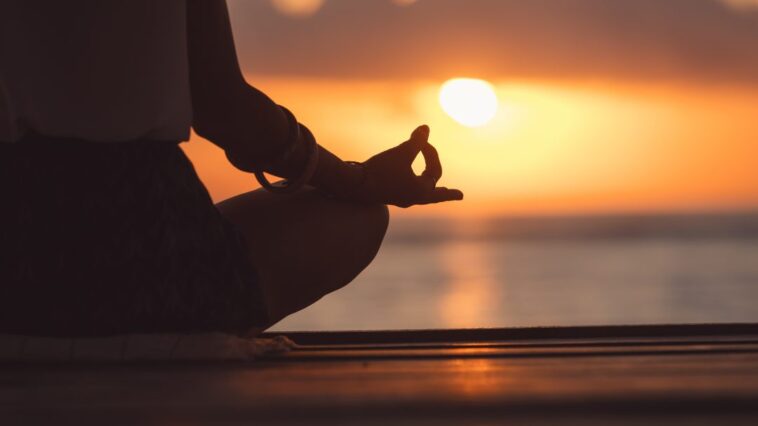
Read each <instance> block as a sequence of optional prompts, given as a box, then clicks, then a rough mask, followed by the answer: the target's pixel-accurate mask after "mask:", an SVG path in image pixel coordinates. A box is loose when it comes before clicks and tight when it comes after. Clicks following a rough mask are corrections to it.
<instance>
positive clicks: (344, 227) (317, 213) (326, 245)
mask: <svg viewBox="0 0 758 426" xmlns="http://www.w3.org/2000/svg"><path fill="white" fill-rule="evenodd" d="M217 207H218V209H219V210H220V211H221V214H222V215H223V216H224V217H226V219H227V220H229V221H230V222H232V223H233V224H234V225H235V226H237V228H238V229H239V230H240V231H241V232H242V233H243V234H244V236H245V237H246V239H247V243H248V247H249V250H250V257H251V259H252V262H253V265H254V266H255V268H256V270H257V272H258V276H259V283H260V286H261V289H262V291H263V294H264V299H265V302H266V305H267V307H268V313H269V317H270V320H271V322H270V323H269V324H268V325H267V327H266V328H268V327H270V326H271V325H273V324H275V323H276V322H278V321H280V320H281V319H283V318H284V317H286V316H288V315H290V314H292V313H294V312H297V311H299V310H301V309H303V308H305V307H307V306H309V305H311V304H313V303H314V302H316V301H317V300H319V299H320V298H321V297H323V296H325V295H326V294H329V293H331V292H333V291H335V290H338V289H340V288H342V287H344V286H345V285H347V284H348V283H350V282H351V281H352V280H353V279H354V278H355V277H356V276H358V274H359V273H360V272H361V271H362V270H363V269H365V268H366V266H368V265H369V263H371V261H372V260H373V259H374V256H376V253H377V252H378V251H379V247H380V246H381V243H382V239H383V238H384V234H385V232H386V230H387V225H388V223H389V213H388V210H387V207H386V206H384V205H380V204H357V203H350V202H344V201H336V200H331V199H328V198H326V197H324V196H323V195H322V194H320V193H319V192H317V191H316V190H314V189H304V190H301V191H299V192H297V193H295V194H291V195H279V194H272V193H269V192H266V191H264V190H256V191H252V192H248V193H245V194H241V195H238V196H236V197H232V198H229V199H227V200H224V201H222V202H220V203H218V204H217ZM253 332H254V331H253Z"/></svg>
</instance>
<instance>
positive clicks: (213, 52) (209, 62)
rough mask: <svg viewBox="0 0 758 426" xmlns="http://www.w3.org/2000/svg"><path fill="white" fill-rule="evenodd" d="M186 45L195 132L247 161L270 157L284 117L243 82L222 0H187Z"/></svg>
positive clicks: (284, 130) (284, 127)
mask: <svg viewBox="0 0 758 426" xmlns="http://www.w3.org/2000/svg"><path fill="white" fill-rule="evenodd" d="M187 44H188V46H187V49H188V56H189V74H190V88H191V93H192V110H193V120H192V121H193V122H192V125H193V127H194V129H195V132H197V133H198V134H199V135H201V136H203V137H205V138H207V139H209V140H210V141H211V142H213V143H215V144H216V145H219V146H221V147H222V148H224V150H225V151H227V154H231V155H233V156H234V157H235V158H246V159H247V160H245V161H247V162H248V163H255V162H265V161H267V159H270V158H272V157H275V156H276V155H277V153H278V152H280V151H281V150H282V148H283V145H284V144H285V143H286V141H287V140H288V136H289V127H288V122H287V118H286V116H285V115H284V113H283V112H282V110H281V109H280V108H279V106H278V105H277V104H276V103H275V102H273V101H272V100H271V99H270V98H269V97H268V96H266V95H265V94H264V93H262V92H260V91H259V90H257V89H255V88H253V87H251V86H250V85H248V84H247V83H246V82H245V78H244V76H243V74H242V71H241V70H240V66H239V62H238V60H237V53H236V50H235V46H234V38H233V35H232V27H231V22H230V19H229V12H228V10H227V6H226V0H187Z"/></svg>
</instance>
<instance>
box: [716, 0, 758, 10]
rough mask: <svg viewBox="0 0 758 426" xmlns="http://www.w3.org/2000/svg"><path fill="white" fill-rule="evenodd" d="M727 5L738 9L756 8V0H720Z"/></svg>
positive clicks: (757, 2)
mask: <svg viewBox="0 0 758 426" xmlns="http://www.w3.org/2000/svg"><path fill="white" fill-rule="evenodd" d="M722 1H723V2H724V3H726V5H727V6H730V7H733V8H735V9H738V10H743V11H747V10H751V9H758V0H722Z"/></svg>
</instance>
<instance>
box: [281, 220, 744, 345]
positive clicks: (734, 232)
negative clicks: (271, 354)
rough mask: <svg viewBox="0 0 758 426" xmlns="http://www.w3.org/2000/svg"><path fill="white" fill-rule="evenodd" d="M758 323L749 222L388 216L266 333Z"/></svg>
mask: <svg viewBox="0 0 758 426" xmlns="http://www.w3.org/2000/svg"><path fill="white" fill-rule="evenodd" d="M756 321H758V213H735V214H718V215H716V214H709V215H695V214H680V215H674V214H672V215H626V216H623V215H617V216H576V217H532V218H528V217H522V218H519V217H498V218H489V219H471V218H468V219H467V218H455V219H446V218H399V219H398V218H393V219H392V222H391V224H390V229H389V230H388V233H387V237H386V239H385V242H384V245H383V246H382V249H381V251H380V252H379V254H378V256H377V258H376V259H375V261H374V262H373V263H372V264H371V265H370V266H369V267H368V268H367V269H366V270H365V271H364V272H363V273H362V274H361V275H360V276H359V277H358V278H357V279H356V280H355V281H353V282H352V283H351V284H350V285H348V286H347V287H345V288H344V289H342V290H339V291H337V292H335V293H333V294H331V295H329V296H326V297H324V298H323V299H322V300H320V301H318V302H317V303H315V304H314V305H312V306H311V307H309V308H307V309H305V310H303V311H301V312H298V313H296V314H294V315H292V316H290V317H288V318H286V319H285V320H284V321H282V322H280V323H279V324H277V325H276V326H275V327H274V330H290V331H291V330H380V329H426V328H460V327H533V326H568V325H608V324H613V325H615V324H660V323H667V324H674V323H715V322H756Z"/></svg>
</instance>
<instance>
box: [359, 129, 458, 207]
mask: <svg viewBox="0 0 758 426" xmlns="http://www.w3.org/2000/svg"><path fill="white" fill-rule="evenodd" d="M419 152H421V153H422V154H423V156H424V161H425V163H426V169H425V170H424V172H423V173H421V176H418V175H416V174H415V173H414V172H413V169H412V168H411V164H413V160H414V159H415V158H416V156H417V155H418V154H419ZM363 167H364V171H365V176H364V180H363V184H362V185H361V187H360V190H359V192H358V198H359V199H361V200H364V201H372V202H380V203H383V204H392V205H395V206H399V207H410V206H412V205H416V204H432V203H441V202H443V201H453V200H462V199H463V193H462V192H461V191H459V190H457V189H448V188H445V187H437V181H438V180H439V179H440V177H441V176H442V165H441V164H440V158H439V155H437V150H436V149H435V148H434V147H433V146H432V145H431V144H430V143H429V127H427V126H420V127H418V128H416V130H414V131H413V133H412V134H411V138H410V140H408V141H405V142H403V143H401V144H400V145H398V146H396V147H394V148H391V149H388V150H387V151H384V152H381V153H379V154H377V155H375V156H373V157H371V158H369V159H368V160H367V161H366V162H364V163H363Z"/></svg>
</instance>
